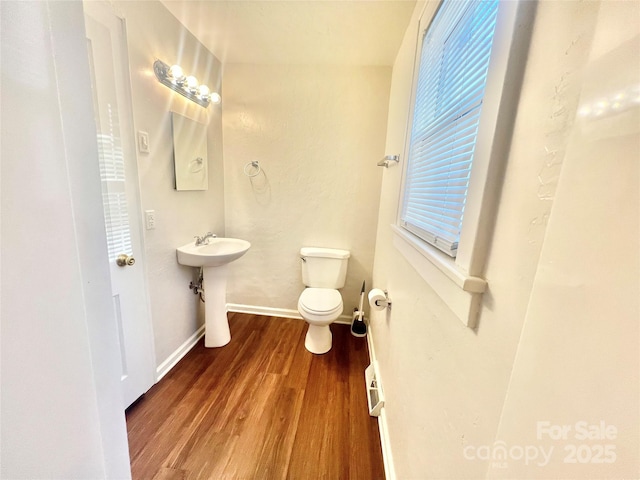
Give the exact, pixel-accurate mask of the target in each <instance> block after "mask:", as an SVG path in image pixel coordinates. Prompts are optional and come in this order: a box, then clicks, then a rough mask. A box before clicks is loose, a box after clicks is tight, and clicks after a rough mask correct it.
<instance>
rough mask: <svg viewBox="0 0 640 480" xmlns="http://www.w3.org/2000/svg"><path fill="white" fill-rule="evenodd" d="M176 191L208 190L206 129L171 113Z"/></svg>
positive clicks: (204, 126)
mask: <svg viewBox="0 0 640 480" xmlns="http://www.w3.org/2000/svg"><path fill="white" fill-rule="evenodd" d="M171 126H172V130H173V159H174V165H175V171H176V190H207V189H208V188H209V175H208V170H209V169H208V163H209V162H208V158H207V127H206V125H203V124H201V123H198V122H196V121H194V120H191V119H190V118H187V117H184V116H182V115H180V114H178V113H175V112H172V113H171Z"/></svg>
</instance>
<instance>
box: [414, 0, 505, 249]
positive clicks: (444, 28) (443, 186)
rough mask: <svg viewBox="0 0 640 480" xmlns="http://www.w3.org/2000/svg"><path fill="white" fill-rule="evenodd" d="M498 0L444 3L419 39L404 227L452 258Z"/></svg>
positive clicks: (472, 151) (478, 118)
mask: <svg viewBox="0 0 640 480" xmlns="http://www.w3.org/2000/svg"><path fill="white" fill-rule="evenodd" d="M497 9H498V0H489V1H487V0H475V1H460V0H443V2H442V3H441V5H440V7H439V9H438V11H437V13H436V15H435V17H434V19H433V21H432V22H431V24H430V25H429V27H428V29H427V30H426V32H425V35H424V37H423V40H422V50H421V54H420V66H419V71H418V84H417V88H416V97H415V104H414V113H413V124H412V128H411V136H410V141H409V155H408V167H407V176H406V182H405V189H404V202H403V208H402V214H401V224H402V226H403V227H405V228H406V229H407V230H409V231H411V232H412V233H414V234H415V235H417V236H419V237H420V238H422V239H423V240H424V241H426V242H429V243H430V244H432V245H434V246H436V247H437V248H439V249H440V250H442V251H444V252H445V253H447V254H448V255H450V256H452V257H455V256H456V252H457V248H458V240H459V238H460V231H461V228H462V218H463V214H464V206H465V201H466V197H467V190H468V186H469V176H470V173H471V168H472V164H473V154H474V147H475V143H476V135H477V132H478V124H479V120H480V110H481V107H482V99H483V96H484V88H485V83H486V77H487V71H488V68H489V58H490V55H491V45H492V40H493V33H494V30H495V23H496V13H497Z"/></svg>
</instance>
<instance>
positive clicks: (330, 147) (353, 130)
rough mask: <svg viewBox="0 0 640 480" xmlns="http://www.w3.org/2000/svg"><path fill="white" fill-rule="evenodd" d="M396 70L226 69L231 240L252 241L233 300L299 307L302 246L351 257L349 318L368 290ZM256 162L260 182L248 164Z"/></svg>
mask: <svg viewBox="0 0 640 480" xmlns="http://www.w3.org/2000/svg"><path fill="white" fill-rule="evenodd" d="M389 84H390V68H388V67H331V66H290V65H286V66H285V65H271V66H265V65H238V64H231V65H227V66H225V72H224V85H225V97H224V114H223V131H224V162H225V195H226V197H225V218H226V228H227V234H228V235H229V236H233V237H239V238H244V239H246V240H249V241H250V242H251V244H252V247H251V249H250V250H249V252H248V253H247V254H246V255H245V256H244V257H243V258H241V259H240V260H238V261H236V262H234V263H233V264H231V265H230V282H229V288H228V301H229V302H230V303H236V304H244V305H251V306H261V307H271V308H283V309H289V310H294V311H295V310H296V308H297V300H298V296H299V295H300V292H301V291H302V289H303V288H304V285H303V284H302V279H301V273H300V260H299V250H300V247H302V246H321V247H333V248H344V249H347V250H350V251H351V253H352V256H351V258H350V260H349V270H348V274H347V284H346V286H345V288H344V290H343V291H342V292H343V299H344V304H345V313H346V314H349V312H350V311H352V310H353V307H355V306H357V299H358V295H359V293H360V287H361V285H362V281H363V280H366V281H367V283H368V284H370V279H371V270H372V266H373V253H374V244H375V231H376V221H377V210H378V201H379V195H380V181H381V175H382V169H381V168H380V167H376V163H377V162H378V160H380V159H381V158H382V157H383V155H384V153H385V151H384V135H385V123H386V118H387V106H388V95H389ZM253 160H257V161H259V162H260V166H261V168H262V170H263V172H264V175H259V176H257V177H255V178H254V179H253V180H250V179H249V178H248V177H246V176H245V175H244V174H243V167H244V165H245V164H246V163H247V162H249V161H253Z"/></svg>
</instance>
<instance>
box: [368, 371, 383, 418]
mask: <svg viewBox="0 0 640 480" xmlns="http://www.w3.org/2000/svg"><path fill="white" fill-rule="evenodd" d="M364 378H365V382H366V384H367V403H368V404H369V415H371V416H372V417H377V416H379V415H380V410H381V409H382V407H384V395H383V394H382V388H381V385H380V383H379V381H378V374H377V369H376V365H375V362H374V363H372V364H371V365H369V366H368V367H367V368H366V369H365V370H364Z"/></svg>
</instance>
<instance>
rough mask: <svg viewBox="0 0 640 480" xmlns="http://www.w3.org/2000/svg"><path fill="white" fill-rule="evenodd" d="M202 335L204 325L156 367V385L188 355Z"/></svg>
mask: <svg viewBox="0 0 640 480" xmlns="http://www.w3.org/2000/svg"><path fill="white" fill-rule="evenodd" d="M203 335H204V325H202V326H201V327H200V328H199V329H198V330H197V331H196V333H194V334H193V335H191V336H190V337H189V338H188V339H187V341H186V342H184V343H183V344H182V345H180V346H179V347H178V348H177V349H176V350H175V351H174V352H173V353H172V354H171V355H169V357H168V358H167V359H166V360H165V361H164V362H162V363H161V364H160V365H158V368H156V383H157V382H159V381H160V379H161V378H162V377H164V376H165V375H166V374H167V373H169V370H171V369H172V368H173V367H175V365H176V364H177V363H178V362H179V361H180V360H181V359H182V357H184V356H185V355H186V354H187V353H189V350H191V349H192V348H193V347H195V345H196V343H198V340H200V339H201V338H202V336H203Z"/></svg>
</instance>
